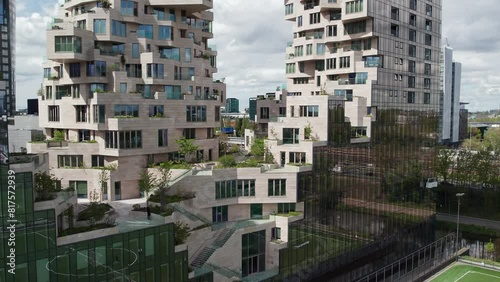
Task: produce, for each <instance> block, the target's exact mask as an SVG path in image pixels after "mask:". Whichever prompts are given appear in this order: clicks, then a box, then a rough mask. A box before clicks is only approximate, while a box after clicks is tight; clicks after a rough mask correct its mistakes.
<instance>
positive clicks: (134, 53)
mask: <svg viewBox="0 0 500 282" xmlns="http://www.w3.org/2000/svg"><path fill="white" fill-rule="evenodd" d="M132 58H134V59H138V58H139V44H138V43H132Z"/></svg>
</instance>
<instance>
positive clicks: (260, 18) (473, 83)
mask: <svg viewBox="0 0 500 282" xmlns="http://www.w3.org/2000/svg"><path fill="white" fill-rule="evenodd" d="M58 2H59V1H57V0H45V1H40V0H20V1H17V23H16V25H17V35H16V36H17V49H16V53H17V59H16V60H17V64H16V68H17V69H16V71H17V107H18V108H25V107H26V99H28V98H34V97H36V90H37V89H38V88H39V87H40V83H41V81H42V76H43V71H42V67H41V63H42V58H43V56H45V54H46V47H45V29H46V23H47V22H49V21H50V19H51V17H52V16H53V15H54V14H55V11H56V9H57V7H58ZM443 2H444V3H443V38H445V37H447V38H448V42H449V44H450V45H451V46H452V47H453V48H454V49H455V54H454V58H455V60H457V61H461V62H462V64H463V66H462V68H463V69H462V98H461V100H462V101H466V102H469V103H470V105H469V109H470V110H473V111H476V110H487V109H495V108H500V99H499V98H500V76H499V75H498V73H500V33H498V30H500V20H498V18H497V17H498V15H500V5H497V4H498V0H475V1H474V5H471V1H470V0H443ZM214 3H215V7H214V14H215V15H214V17H215V22H214V33H215V39H214V40H212V42H211V44H215V45H217V51H218V52H219V56H218V70H219V73H218V74H217V77H218V78H222V77H225V78H226V80H225V81H226V84H227V90H228V91H227V92H228V97H236V98H239V99H240V108H241V109H243V108H244V107H247V106H248V98H249V97H252V96H256V95H258V94H264V93H266V92H270V91H274V90H275V89H276V87H277V86H281V85H282V84H283V83H284V82H285V80H284V77H285V68H284V59H285V55H284V54H285V52H284V51H285V46H286V43H287V42H288V41H291V38H292V32H291V30H292V27H291V24H290V23H289V22H286V21H284V20H283V15H284V7H283V0H252V1H247V0H215V1H214ZM445 42H446V41H445V40H443V43H445ZM497 70H498V71H497Z"/></svg>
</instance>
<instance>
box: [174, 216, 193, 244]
mask: <svg viewBox="0 0 500 282" xmlns="http://www.w3.org/2000/svg"><path fill="white" fill-rule="evenodd" d="M174 230H175V245H176V246H177V245H181V244H184V243H185V242H186V240H187V238H188V237H189V227H188V225H187V224H186V223H182V222H180V221H177V222H176V223H175V224H174Z"/></svg>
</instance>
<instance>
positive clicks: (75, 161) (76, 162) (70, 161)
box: [57, 155, 83, 168]
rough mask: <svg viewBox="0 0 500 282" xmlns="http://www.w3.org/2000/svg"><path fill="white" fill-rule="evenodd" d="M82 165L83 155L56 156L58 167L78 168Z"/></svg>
mask: <svg viewBox="0 0 500 282" xmlns="http://www.w3.org/2000/svg"><path fill="white" fill-rule="evenodd" d="M82 166H83V155H60V156H57V167H58V168H68V167H72V168H78V167H82Z"/></svg>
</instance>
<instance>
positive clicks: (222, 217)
mask: <svg viewBox="0 0 500 282" xmlns="http://www.w3.org/2000/svg"><path fill="white" fill-rule="evenodd" d="M227 210H228V208H227V206H220V207H212V222H224V221H227Z"/></svg>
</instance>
